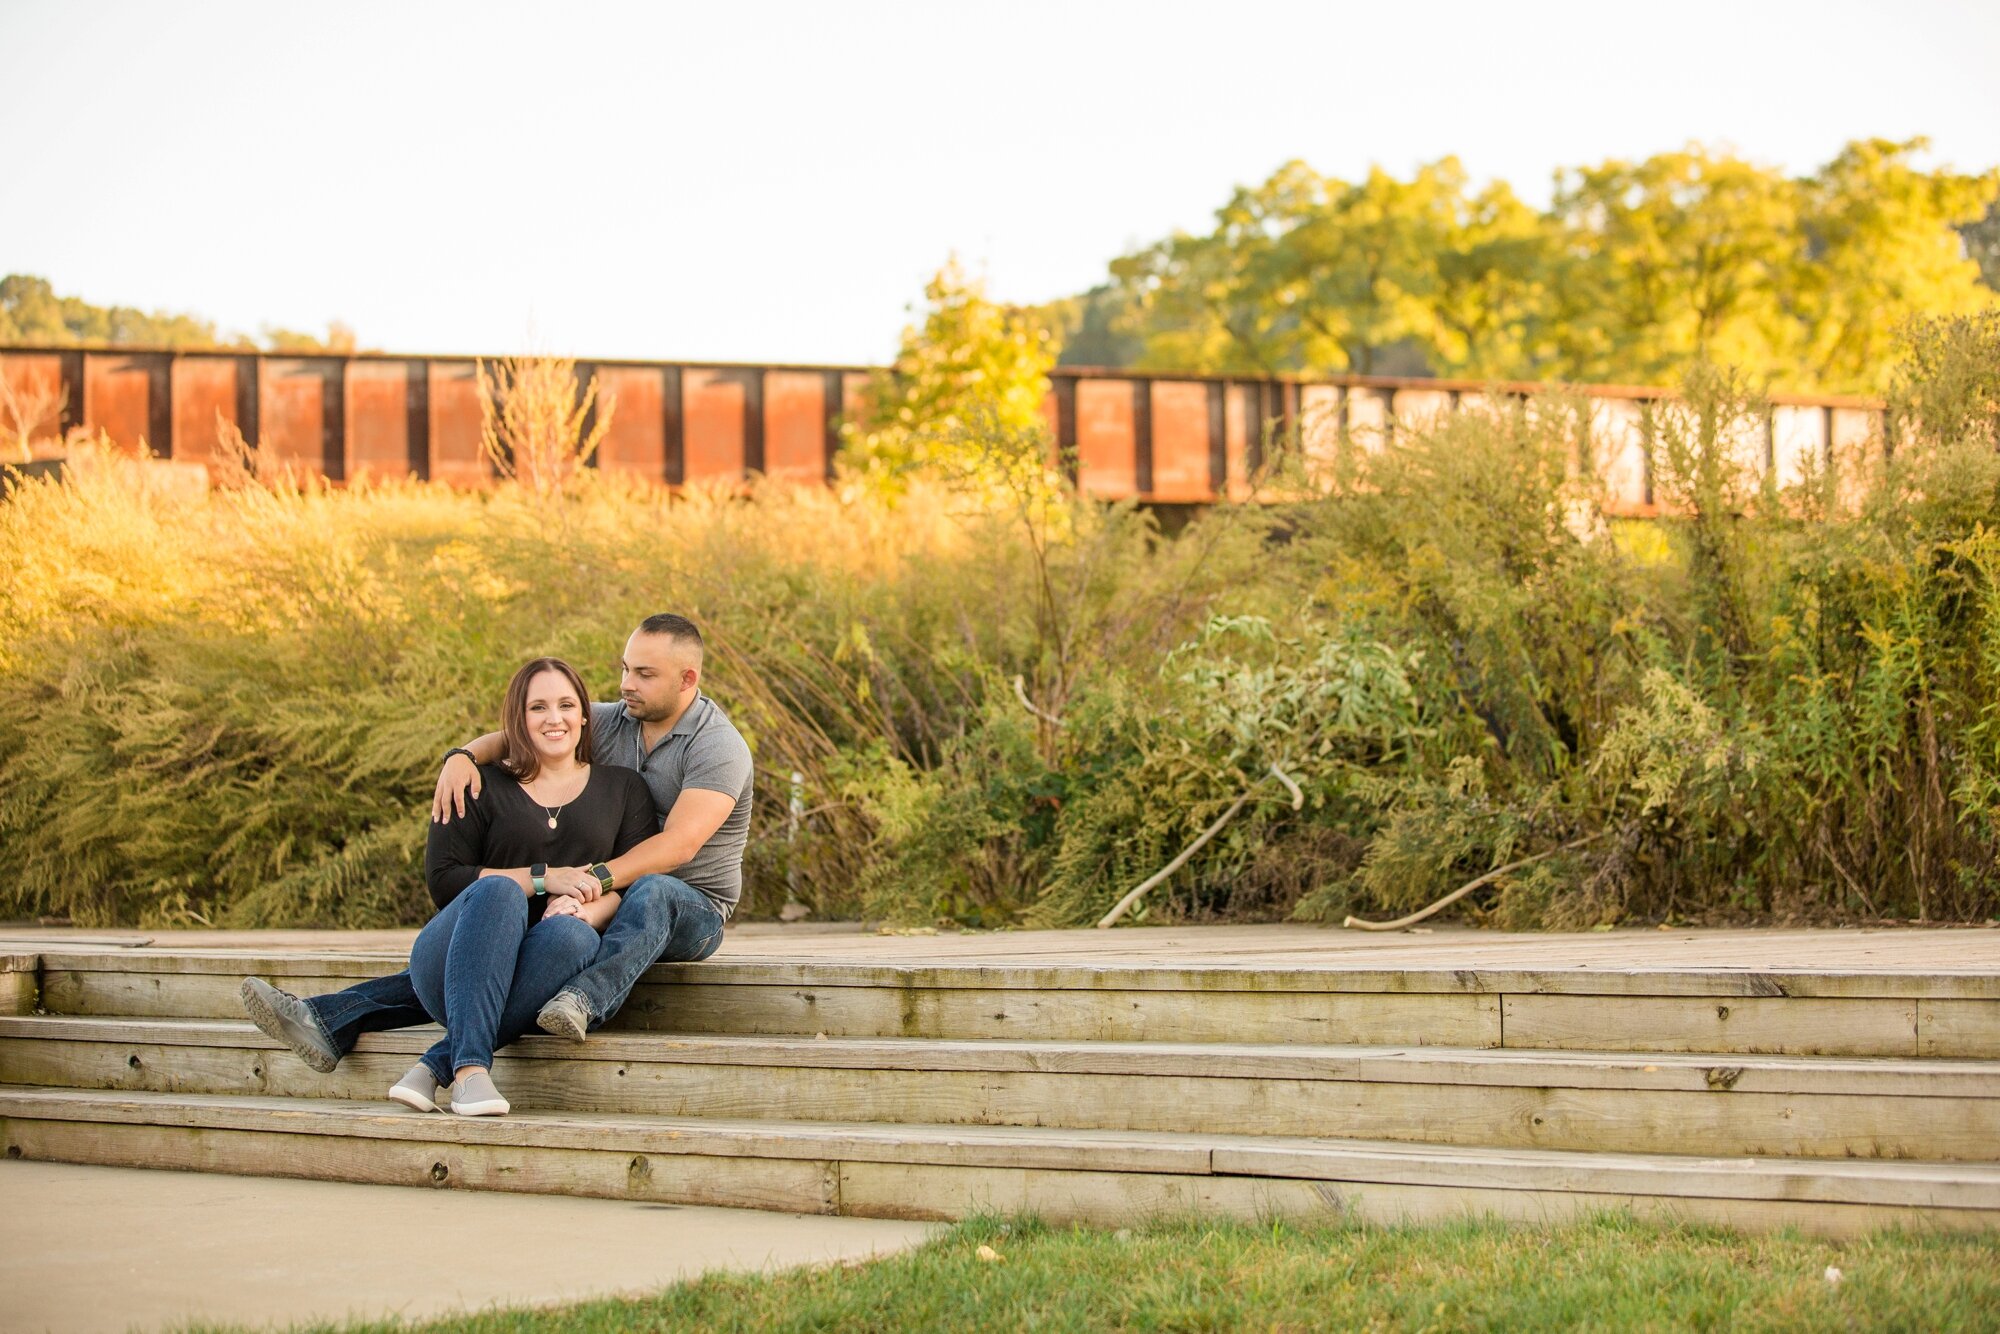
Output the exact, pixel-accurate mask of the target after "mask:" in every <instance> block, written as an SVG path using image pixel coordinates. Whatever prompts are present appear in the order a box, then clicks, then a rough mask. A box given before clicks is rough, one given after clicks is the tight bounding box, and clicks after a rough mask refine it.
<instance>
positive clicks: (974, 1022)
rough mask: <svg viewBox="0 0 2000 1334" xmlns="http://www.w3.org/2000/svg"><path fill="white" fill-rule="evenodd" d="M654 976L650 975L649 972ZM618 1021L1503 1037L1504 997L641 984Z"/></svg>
mask: <svg viewBox="0 0 2000 1334" xmlns="http://www.w3.org/2000/svg"><path fill="white" fill-rule="evenodd" d="M649 977H650V974H649ZM615 1026H617V1027H625V1028H637V1029H655V1030H673V1031H678V1032H688V1033H763V1034H781V1033H806V1034H812V1033H826V1034H828V1035H829V1036H832V1037H925V1038H1021V1037H1038V1038H1078V1039H1090V1040H1098V1041H1111V1042H1143V1041H1175V1042H1227V1041H1261V1042H1312V1043H1326V1042H1349V1043H1367V1044H1376V1043H1417V1044H1423V1045H1431V1046H1446V1047H1481V1046H1485V1047H1497V1046H1499V1045H1500V998H1499V997H1498V996H1490V995H1478V994H1471V993H1465V994H1453V993H1416V994H1396V993H1389V994H1373V993H1367V992H1327V991H1301V992H1277V993H1272V992H1256V991H1213V992H1197V991H1149V990H1131V991H1125V990H1117V991H1106V990H1076V991H1067V990H1047V989H1027V988H1021V989H1003V988H954V987H937V988H930V987H896V988H888V987H853V986H832V987H824V986H806V985H798V986H764V985H758V984H752V983H723V984H716V983H709V982H685V983H680V984H677V985H670V986H659V985H642V986H640V987H637V988H635V989H634V990H633V993H632V996H631V999H630V1000H628V1001H627V1002H626V1005H625V1008H624V1009H623V1010H621V1011H620V1012H619V1014H618V1017H617V1020H616V1023H615Z"/></svg>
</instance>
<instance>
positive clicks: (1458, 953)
mask: <svg viewBox="0 0 2000 1334" xmlns="http://www.w3.org/2000/svg"><path fill="white" fill-rule="evenodd" d="M415 938H416V932H415V931H126V930H118V931H93V930H88V929H81V928H77V929H71V928H40V927H14V928H8V927H0V952H20V953H33V952H36V951H52V952H69V951H72V950H88V949H96V948H117V949H147V950H153V951H186V950H200V951H208V950H239V951H243V952H246V953H251V954H266V953H275V952H289V951H305V952H331V953H343V954H368V955H377V954H390V955H398V954H407V953H408V952H409V948H410V942H411V941H412V940H414V939H415ZM715 959H716V961H718V962H729V963H763V962H780V961H783V962H821V963H850V964H854V963H877V964H901V965H922V964H955V965H969V966H985V967H1033V966H1037V965H1040V966H1053V967H1062V966H1074V967H1114V968H1190V967H1192V968H1231V969H1270V970H1277V971H1285V972H1296V971H1312V970H1320V969H1325V970H1341V969H1363V970H1373V969H1390V968H1422V969H1435V968H1459V969H1504V970H1508V971H1520V972H1528V971H1540V970H1561V969H1572V968H1583V969H1597V970H1603V971H1616V970H1619V969H1643V970H1649V971H1657V970H1661V969H1688V970H1698V971H1707V970H1711V969H1715V970H1720V969H1735V968H1740V969H1751V970H1760V971H1769V972H1880V973H1907V974H1913V975H1914V974H1923V973H1935V972H1992V973H1995V974H2000V928H1993V927H1965V928H1938V927H1875V928H1845V927H1843V928H1836V929H1771V930H1708V929H1701V928H1694V929H1676V930H1670V931H1661V930H1626V929H1619V930H1612V931H1589V932H1578V933H1572V934H1534V933H1508V932H1498V931H1476V930H1470V929H1467V928H1464V927H1449V926H1441V927H1438V928H1436V929H1435V930H1424V929H1422V928H1419V929H1418V930H1416V931H1401V932H1392V933H1386V934H1376V933H1372V932H1361V931H1341V930H1337V929H1333V928H1328V927H1314V926H1291V925H1283V926H1189V927H1139V928H1127V929H1120V930H1113V931H1095V930H1074V931H963V932H957V931H942V932H933V931H920V932H913V933H910V932H884V931H867V930H863V929H862V928H860V927H853V926H846V925H840V924H829V925H813V924H808V925H804V926H778V925H774V924H771V923H764V922H749V923H745V924H743V925H741V926H736V927H732V928H731V929H730V931H729V934H728V936H727V937H725V939H724V941H723V945H722V949H721V950H720V951H718V952H717V954H716V956H715Z"/></svg>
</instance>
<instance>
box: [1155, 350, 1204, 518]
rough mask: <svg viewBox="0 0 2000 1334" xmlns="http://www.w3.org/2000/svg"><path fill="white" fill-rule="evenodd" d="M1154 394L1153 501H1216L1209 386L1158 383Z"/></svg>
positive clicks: (1186, 383)
mask: <svg viewBox="0 0 2000 1334" xmlns="http://www.w3.org/2000/svg"><path fill="white" fill-rule="evenodd" d="M1152 393H1153V489H1152V498H1153V499H1155V500H1163V501H1198V500H1213V499H1215V491H1214V489H1213V488H1212V487H1211V486H1210V485H1209V480H1208V386H1207V385H1205V384H1202V383H1200V382H1199V381H1190V380H1155V381H1154V382H1153V385H1152Z"/></svg>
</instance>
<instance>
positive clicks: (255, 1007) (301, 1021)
mask: <svg viewBox="0 0 2000 1334" xmlns="http://www.w3.org/2000/svg"><path fill="white" fill-rule="evenodd" d="M238 994H240V995H241V996H242V997H243V1008H244V1009H245V1010H246V1011H248V1012H249V1015H250V1022H251V1023H253V1024H255V1025H257V1027H258V1029H260V1030H261V1031H262V1032H263V1034H264V1036H265V1037H268V1038H271V1039H274V1040H275V1041H278V1042H282V1043H284V1044H285V1046H287V1047H289V1048H291V1050H292V1054H293V1055H295V1056H297V1057H298V1058H299V1059H300V1060H301V1061H304V1062H305V1063H306V1064H307V1065H309V1066H311V1067H312V1068H313V1069H315V1070H317V1071H319V1072H320V1073H321V1074H323V1075H329V1074H332V1073H333V1067H334V1066H336V1065H339V1064H340V1050H339V1048H337V1047H335V1046H334V1045H333V1039H332V1038H330V1037H328V1036H327V1035H326V1030H325V1029H323V1028H321V1027H320V1026H319V1020H317V1019H315V1018H313V1012H312V1011H311V1010H310V1009H309V1008H307V1006H306V1003H305V1002H304V1001H302V1000H300V999H299V998H298V997H297V996H294V995H293V994H292V993H291V992H289V991H280V990H278V989H277V988H276V987H274V986H272V985H271V984H270V983H269V982H266V981H265V980H264V979H263V978H261V977H246V978H244V979H243V988H242V991H241V992H240V993H238Z"/></svg>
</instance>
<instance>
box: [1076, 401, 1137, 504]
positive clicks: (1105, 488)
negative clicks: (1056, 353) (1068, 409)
mask: <svg viewBox="0 0 2000 1334" xmlns="http://www.w3.org/2000/svg"><path fill="white" fill-rule="evenodd" d="M1076 464H1077V485H1078V486H1079V488H1080V489H1081V490H1082V491H1083V493H1084V494H1085V495H1092V496H1102V497H1105V498H1106V499H1114V500H1117V499H1123V498H1125V497H1126V496H1132V495H1137V494H1138V490H1139V476H1138V442H1137V441H1136V439H1135V438H1134V436H1133V431H1132V386H1131V385H1130V384H1129V383H1127V382H1126V381H1124V380H1082V381H1079V382H1078V384H1077V386H1076Z"/></svg>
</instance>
